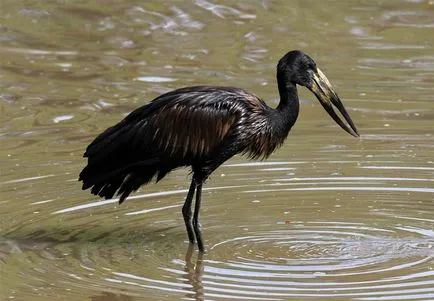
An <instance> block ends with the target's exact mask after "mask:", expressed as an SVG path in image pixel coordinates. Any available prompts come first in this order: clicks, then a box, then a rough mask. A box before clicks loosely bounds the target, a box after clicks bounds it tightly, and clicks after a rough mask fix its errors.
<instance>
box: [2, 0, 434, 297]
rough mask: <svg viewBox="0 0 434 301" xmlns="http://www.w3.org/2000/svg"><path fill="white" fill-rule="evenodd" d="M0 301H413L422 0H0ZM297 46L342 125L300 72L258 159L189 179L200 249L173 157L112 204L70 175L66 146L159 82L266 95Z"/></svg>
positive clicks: (433, 75) (418, 293) (420, 211)
mask: <svg viewBox="0 0 434 301" xmlns="http://www.w3.org/2000/svg"><path fill="white" fill-rule="evenodd" d="M1 6H2V8H1V12H2V13H1V16H0V20H1V24H0V30H1V34H0V38H1V45H0V54H1V57H2V59H1V62H0V68H1V72H0V99H1V102H0V106H1V107H0V109H1V136H0V139H1V149H0V154H1V158H2V160H1V178H0V186H1V198H0V203H1V208H2V210H1V213H0V214H1V216H0V223H1V233H0V276H1V282H0V299H1V300H94V301H114V300H119V301H120V300H124V301H130V300H235V299H244V300H319V299H321V300H337V299H339V300H433V299H434V259H433V258H434V159H433V158H434V130H433V125H434V124H433V119H434V96H433V95H434V35H433V34H432V33H433V29H434V2H433V1H423V0H421V1H392V0H390V1H381V2H378V1H347V2H344V1H335V2H330V1H301V0H300V1H283V0H282V1H266V0H264V1H237V2H234V1H217V2H211V1H205V0H195V1H164V2H161V1H132V0H129V1H110V0H99V1H98V0H94V1H39V2H38V1H27V2H25V1H3V2H2V5H1ZM297 48H298V49H302V50H304V51H306V52H307V53H309V54H311V56H313V57H314V58H315V59H316V60H317V62H318V65H319V66H321V68H322V69H323V70H324V71H325V73H326V74H327V75H328V77H329V78H330V79H331V80H332V81H333V83H334V84H335V86H336V87H337V89H338V91H339V93H340V95H341V96H342V98H343V99H344V102H345V104H346V106H347V107H348V108H349V111H350V113H351V116H352V117H353V119H354V120H355V121H356V124H357V125H358V127H359V130H360V132H361V135H362V137H361V139H355V138H353V137H351V136H349V135H348V134H347V133H345V132H344V131H342V130H341V129H340V128H338V127H337V126H336V125H335V124H334V122H333V121H332V120H331V119H330V118H329V117H328V116H327V115H326V113H325V112H324V111H323V109H322V108H321V106H320V105H319V104H318V102H317V101H316V100H315V99H314V97H313V96H312V95H310V93H308V92H306V91H305V90H303V89H300V95H301V98H302V105H301V115H300V117H299V121H298V122H297V124H296V126H295V127H294V128H293V130H292V132H291V134H290V136H289V138H288V140H287V142H286V144H285V145H284V147H283V148H282V149H280V150H279V151H278V152H276V153H275V154H274V155H273V156H272V158H271V159H270V160H268V161H265V162H259V163H257V162H249V161H247V160H246V159H244V158H242V157H236V158H234V159H233V160H231V161H229V162H227V164H225V165H224V166H222V167H221V168H220V169H218V170H217V172H215V173H214V174H213V176H212V178H211V179H210V180H209V181H208V182H207V183H206V186H205V187H206V189H205V190H204V195H203V198H204V201H203V209H202V215H201V222H202V226H203V231H204V238H205V244H206V247H207V250H208V251H207V253H206V254H205V255H204V256H203V257H202V256H199V255H198V254H197V251H196V250H191V249H189V248H188V243H187V236H186V233H185V229H184V224H183V221H182V216H181V213H180V209H181V206H182V204H183V200H184V197H185V195H186V189H188V185H189V171H188V170H178V171H175V172H173V173H172V174H171V175H170V176H169V177H168V178H167V179H165V180H164V181H162V182H161V183H159V184H157V185H151V186H148V187H144V188H142V189H141V190H140V191H138V192H137V193H136V194H134V195H133V196H132V197H131V198H130V199H129V200H128V201H127V202H126V203H125V204H123V205H122V206H118V205H117V203H116V201H115V200H108V201H101V200H98V199H97V198H94V197H93V196H91V195H90V194H89V193H88V192H83V191H81V189H80V188H81V186H80V184H79V183H78V182H77V175H78V173H79V172H80V170H81V169H82V168H83V166H84V165H85V160H84V159H83V158H82V153H83V151H84V149H85V147H86V145H87V144H88V143H89V142H90V141H91V140H92V139H93V138H94V137H95V136H96V135H97V134H98V133H99V132H100V131H101V130H103V129H104V128H106V127H108V126H109V125H112V124H114V123H115V122H117V121H119V120H120V119H121V118H122V117H123V116H124V115H125V114H127V113H128V112H130V111H131V110H133V109H134V108H136V107H138V106H140V105H142V104H144V103H146V102H147V101H149V100H151V99H152V98H154V97H156V96H157V95H159V94H160V93H162V92H165V91H168V90H170V89H173V88H176V87H181V86H186V85H192V84H214V85H236V86H239V87H242V88H245V89H248V90H251V91H254V92H255V93H257V94H259V95H261V96H262V97H263V98H264V99H266V100H267V101H268V103H270V104H271V105H275V104H276V103H277V101H278V95H277V90H276V86H275V79H274V78H275V74H274V72H275V64H276V62H277V60H278V59H279V58H280V57H281V56H282V55H283V54H284V53H285V52H286V51H288V50H290V49H297Z"/></svg>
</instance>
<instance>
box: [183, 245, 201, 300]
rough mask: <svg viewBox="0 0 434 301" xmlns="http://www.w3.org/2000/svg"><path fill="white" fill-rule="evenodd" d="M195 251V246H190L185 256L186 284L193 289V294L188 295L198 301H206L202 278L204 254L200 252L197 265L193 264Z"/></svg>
mask: <svg viewBox="0 0 434 301" xmlns="http://www.w3.org/2000/svg"><path fill="white" fill-rule="evenodd" d="M193 251H194V245H193V244H189V245H188V248H187V253H186V254H185V267H184V271H185V272H186V273H185V274H184V277H185V279H186V283H189V284H190V285H191V287H192V289H193V292H191V293H189V294H188V297H190V298H193V299H194V300H196V301H203V300H205V296H204V290H203V284H202V277H203V270H204V266H203V253H202V252H199V253H198V255H197V259H196V263H195V264H194V263H193V260H192V257H193V253H194V252H193Z"/></svg>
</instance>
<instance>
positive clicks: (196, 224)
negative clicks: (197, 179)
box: [193, 183, 204, 253]
mask: <svg viewBox="0 0 434 301" xmlns="http://www.w3.org/2000/svg"><path fill="white" fill-rule="evenodd" d="M201 199H202V183H200V184H198V185H197V187H196V203H195V204H194V216H193V229H194V234H196V240H197V246H198V248H199V251H200V252H201V253H203V252H204V247H203V240H202V234H201V232H200V223H199V211H200V201H201Z"/></svg>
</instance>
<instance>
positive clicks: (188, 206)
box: [182, 179, 196, 244]
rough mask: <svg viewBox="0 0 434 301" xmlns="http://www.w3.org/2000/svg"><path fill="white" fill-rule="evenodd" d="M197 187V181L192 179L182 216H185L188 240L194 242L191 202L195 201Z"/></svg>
mask: <svg viewBox="0 0 434 301" xmlns="http://www.w3.org/2000/svg"><path fill="white" fill-rule="evenodd" d="M195 189H196V182H195V181H194V179H192V180H191V185H190V189H189V190H188V193H187V198H186V199H185V203H184V206H183V207H182V216H183V217H184V222H185V227H186V228H187V234H188V240H189V241H190V243H192V244H194V231H193V227H192V224H191V203H192V201H193V195H194V190H195Z"/></svg>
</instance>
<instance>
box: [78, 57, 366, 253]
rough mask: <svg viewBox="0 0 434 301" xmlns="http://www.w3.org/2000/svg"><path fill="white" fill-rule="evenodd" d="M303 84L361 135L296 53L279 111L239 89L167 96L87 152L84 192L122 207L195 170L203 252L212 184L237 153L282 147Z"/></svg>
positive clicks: (281, 71)
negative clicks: (203, 213) (207, 187)
mask: <svg viewBox="0 0 434 301" xmlns="http://www.w3.org/2000/svg"><path fill="white" fill-rule="evenodd" d="M297 85H300V86H304V87H306V88H308V89H309V90H310V91H312V92H313V93H314V94H315V96H316V97H317V98H318V100H319V101H320V103H321V105H322V106H323V107H324V109H325V110H326V111H327V112H328V114H329V115H330V116H331V117H332V118H333V119H334V120H335V121H336V122H337V123H338V124H339V125H340V126H341V127H342V128H343V129H344V130H345V131H347V132H348V133H349V134H351V135H353V136H355V137H358V136H359V134H358V132H357V129H356V126H355V125H354V123H353V121H352V120H351V118H350V116H349V114H348V113H347V111H346V109H345V107H344V105H343V104H342V102H341V100H340V99H339V97H338V95H337V94H336V92H335V90H334V89H333V87H332V85H331V84H330V82H329V81H328V79H327V78H326V76H325V75H324V73H322V71H321V70H320V69H319V68H317V66H316V63H315V62H314V60H313V59H311V58H310V57H309V56H308V55H306V54H304V53H303V52H301V51H298V50H294V51H290V52H288V53H287V54H285V56H283V57H282V58H281V59H280V60H279V63H278V64H277V86H278V89H279V94H280V102H279V105H278V106H277V108H275V109H273V108H271V107H269V106H268V105H267V104H266V103H265V102H264V101H263V100H262V99H261V98H259V97H258V96H256V95H255V94H252V93H250V92H247V91H245V90H243V89H240V88H234V87H214V86H194V87H186V88H181V89H177V90H174V91H171V92H168V93H165V94H163V95H160V96H158V97H157V98H155V99H154V100H153V101H151V102H150V103H148V104H145V105H144V106H142V107H140V108H138V109H136V110H135V111H133V112H132V113H130V114H129V115H128V116H126V117H125V118H124V119H123V120H122V121H120V122H119V123H118V124H116V125H114V126H112V127H110V128H108V129H106V130H105V131H104V132H102V133H101V134H100V135H99V136H98V137H96V139H95V140H94V141H93V142H92V143H91V144H90V145H89V146H88V147H87V149H86V152H85V153H84V156H85V157H87V158H88V163H87V166H86V167H85V168H84V169H83V171H82V172H81V173H80V178H79V180H81V181H83V189H87V188H91V187H92V189H91V192H92V193H93V194H95V195H99V196H101V197H105V198H106V199H108V198H112V197H113V196H114V195H115V193H117V195H120V199H119V203H122V202H123V201H124V200H125V199H126V198H127V197H128V195H129V194H130V193H131V192H133V191H135V190H137V189H138V188H139V187H140V186H142V185H145V184H148V183H149V182H150V181H151V180H152V179H154V178H155V179H156V181H157V182H158V181H159V180H161V179H162V178H164V177H165V176H166V175H167V174H168V173H169V172H170V171H172V170H173V169H175V168H178V167H183V166H191V169H192V172H193V175H192V180H191V185H190V189H189V191H188V193H187V197H186V200H185V204H184V206H183V208H182V214H183V217H184V221H185V225H186V227H187V233H188V239H189V240H190V242H191V243H194V242H195V239H196V240H197V244H198V247H199V250H200V251H201V252H203V251H204V246H203V240H202V236H201V231H200V225H199V211H200V205H201V196H202V185H203V183H204V181H205V180H206V179H207V178H208V176H209V175H210V174H211V173H212V172H213V171H214V170H215V169H216V168H217V167H219V166H220V165H221V164H222V163H224V162H225V161H226V160H228V159H229V158H231V157H232V156H234V155H236V154H247V155H248V156H249V157H250V158H252V159H259V158H262V159H264V158H267V157H269V156H270V155H271V153H272V152H273V151H274V150H275V149H276V148H277V147H279V146H280V145H282V143H283V141H284V140H285V138H286V137H287V135H288V132H289V131H290V129H291V127H292V126H293V125H294V123H295V121H296V120H297V116H298V112H299V100H298V95H297ZM333 107H334V108H336V109H337V110H338V111H339V112H340V114H341V115H342V116H343V118H344V119H345V120H346V123H345V122H344V121H343V120H342V119H341V117H339V116H338V115H337V113H336V111H335V110H334V108H333ZM195 191H196V202H195V208H194V215H193V216H192V210H191V206H192V201H193V195H194V193H195Z"/></svg>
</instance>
